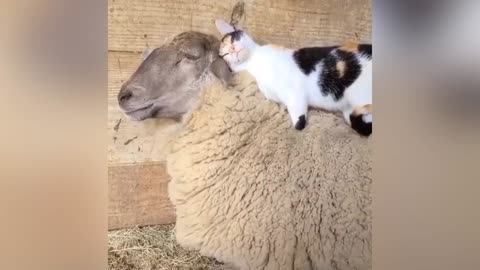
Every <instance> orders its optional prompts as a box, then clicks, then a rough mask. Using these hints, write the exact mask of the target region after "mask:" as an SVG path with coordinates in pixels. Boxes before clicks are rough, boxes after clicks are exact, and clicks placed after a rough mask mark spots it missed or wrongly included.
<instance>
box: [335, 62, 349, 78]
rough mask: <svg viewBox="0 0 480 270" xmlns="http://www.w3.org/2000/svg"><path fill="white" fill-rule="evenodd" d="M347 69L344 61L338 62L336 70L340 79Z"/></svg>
mask: <svg viewBox="0 0 480 270" xmlns="http://www.w3.org/2000/svg"><path fill="white" fill-rule="evenodd" d="M346 68H347V66H346V64H345V61H343V60H342V61H338V62H337V70H338V73H339V75H340V78H342V77H343V76H344V75H345V69H346Z"/></svg>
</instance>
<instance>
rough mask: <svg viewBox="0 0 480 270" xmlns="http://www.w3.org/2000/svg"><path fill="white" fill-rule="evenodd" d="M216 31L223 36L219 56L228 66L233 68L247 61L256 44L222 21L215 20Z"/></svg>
mask: <svg viewBox="0 0 480 270" xmlns="http://www.w3.org/2000/svg"><path fill="white" fill-rule="evenodd" d="M215 25H216V26H217V29H218V31H219V32H220V33H221V34H222V35H223V37H222V40H221V44H220V50H219V55H220V56H221V57H222V58H223V59H224V60H225V61H226V62H227V63H228V64H229V65H230V67H235V66H236V65H239V64H242V63H244V62H245V61H247V60H248V58H249V57H250V55H251V53H252V51H253V50H254V49H255V46H256V43H255V42H254V41H253V39H252V38H251V37H250V36H248V35H247V33H245V31H243V30H241V29H238V28H235V27H233V26H232V25H230V24H229V23H227V22H225V21H224V20H221V19H218V20H215Z"/></svg>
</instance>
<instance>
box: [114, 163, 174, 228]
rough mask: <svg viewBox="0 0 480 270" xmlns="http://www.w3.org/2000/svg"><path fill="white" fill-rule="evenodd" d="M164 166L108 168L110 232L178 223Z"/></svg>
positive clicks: (161, 164) (136, 165) (162, 164)
mask: <svg viewBox="0 0 480 270" xmlns="http://www.w3.org/2000/svg"><path fill="white" fill-rule="evenodd" d="M169 180H170V178H169V176H168V174H167V173H166V167H165V164H164V163H150V164H133V165H120V166H113V165H112V166H109V167H108V186H109V194H108V197H109V206H108V209H109V211H108V228H109V229H118V228H125V227H129V226H135V225H154V224H169V223H173V222H175V211H174V208H173V206H172V204H171V203H170V200H169V198H168V192H167V189H168V181H169Z"/></svg>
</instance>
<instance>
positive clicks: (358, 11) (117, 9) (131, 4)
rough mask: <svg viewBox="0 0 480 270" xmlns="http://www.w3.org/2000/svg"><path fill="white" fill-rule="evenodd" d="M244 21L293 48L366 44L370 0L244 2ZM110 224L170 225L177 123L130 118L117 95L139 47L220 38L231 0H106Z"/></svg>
mask: <svg viewBox="0 0 480 270" xmlns="http://www.w3.org/2000/svg"><path fill="white" fill-rule="evenodd" d="M244 2H245V16H244V19H243V20H242V21H241V26H243V28H244V29H245V30H246V31H248V32H249V33H250V34H251V35H252V36H253V37H254V38H255V39H256V40H257V41H259V42H260V43H274V44H279V45H282V46H285V47H290V48H298V47H304V46H314V45H318V46H320V45H331V44H338V43H342V42H344V41H346V40H356V41H361V42H370V41H371V25H372V20H371V17H372V16H371V12H372V11H371V0H246V1H244ZM108 3H109V12H108V27H109V31H108V49H109V51H108V62H109V63H108V136H109V140H110V143H109V147H108V160H109V167H108V177H109V202H110V203H109V228H110V229H114V228H122V227H127V226H131V225H149V224H161V223H172V222H174V221H175V215H174V210H173V208H172V206H171V204H170V202H169V200H168V196H167V183H168V181H169V178H168V174H167V173H166V171H165V155H164V148H165V145H166V142H167V140H168V139H169V138H170V137H171V134H173V132H174V130H175V128H176V125H175V124H173V123H172V122H170V121H165V120H158V119H150V120H146V121H143V122H133V121H129V120H128V118H126V117H125V116H124V115H123V114H122V113H121V112H120V110H119V108H118V105H117V101H116V95H117V93H118V90H119V89H120V86H121V84H122V83H123V82H124V81H125V80H127V79H128V78H129V76H130V75H131V74H132V73H133V72H134V71H135V69H136V68H137V67H138V65H139V64H140V61H141V57H140V55H141V52H142V51H143V50H144V49H145V48H147V47H156V46H158V45H160V44H162V43H163V42H164V41H165V40H167V39H169V38H171V37H172V36H174V35H176V34H178V33H181V32H182V31H187V30H195V31H201V32H205V33H211V34H215V35H217V36H219V34H218V33H217V31H216V29H215V26H214V19H216V18H223V19H226V20H227V21H228V20H229V18H230V14H231V11H232V8H233V6H234V5H235V4H236V3H237V1H236V0H223V1H213V0H188V1H187V0H180V1H177V0H108Z"/></svg>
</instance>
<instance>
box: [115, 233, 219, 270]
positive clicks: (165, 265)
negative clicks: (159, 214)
mask: <svg viewBox="0 0 480 270" xmlns="http://www.w3.org/2000/svg"><path fill="white" fill-rule="evenodd" d="M216 265H220V263H218V262H216V261H215V260H213V259H211V258H208V257H203V256H200V254H199V253H198V252H195V251H188V250H185V249H183V248H182V247H180V246H179V245H178V244H177V243H176V242H175V230H174V225H159V226H147V227H142V228H138V227H136V228H132V229H122V230H113V231H110V232H109V233H108V269H112V270H113V269H115V270H127V269H128V270H136V269H139V270H140V269H152V270H157V269H158V270H170V269H211V268H212V267H213V266H216Z"/></svg>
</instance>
